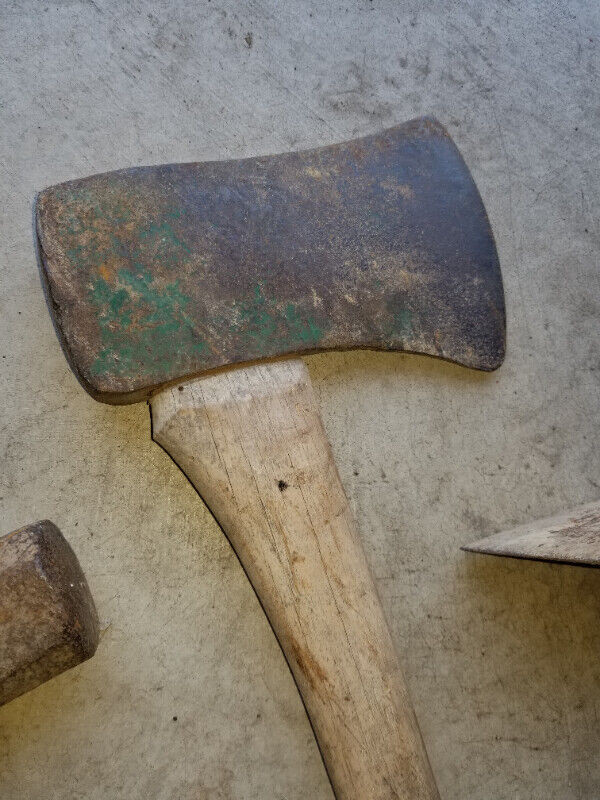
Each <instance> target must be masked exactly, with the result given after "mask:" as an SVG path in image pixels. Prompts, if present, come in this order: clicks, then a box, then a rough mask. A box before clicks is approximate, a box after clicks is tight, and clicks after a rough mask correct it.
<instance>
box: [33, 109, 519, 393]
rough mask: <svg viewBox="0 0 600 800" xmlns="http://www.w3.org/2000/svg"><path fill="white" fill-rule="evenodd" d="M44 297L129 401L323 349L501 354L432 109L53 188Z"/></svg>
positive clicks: (93, 372)
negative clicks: (337, 140)
mask: <svg viewBox="0 0 600 800" xmlns="http://www.w3.org/2000/svg"><path fill="white" fill-rule="evenodd" d="M35 218H36V232H37V242H38V245H39V257H40V265H41V271H42V275H43V279H44V284H45V287H46V294H47V299H48V304H49V307H50V310H51V313H52V316H53V319H54V322H55V326H56V329H57V331H58V334H59V337H60V340H61V342H62V345H63V349H64V351H65V353H66V355H67V358H68V359H69V362H70V364H71V366H72V368H73V370H74V372H75V374H76V375H77V377H78V378H79V380H80V381H81V383H82V384H83V386H84V387H85V388H86V389H87V391H88V392H90V394H92V395H93V396H94V397H95V398H96V399H98V400H103V401H105V402H109V403H130V402H134V401H136V400H140V399H143V398H145V397H147V396H148V395H149V394H150V393H151V392H152V391H153V390H155V389H157V388H158V387H160V386H163V385H165V384H168V383H170V382H173V381H177V380H180V379H182V378H186V377H191V376H193V375H197V374H200V373H203V372H206V371H209V370H213V369H216V368H219V367H225V366H228V365H234V364H241V363H247V362H251V361H254V360H257V359H262V358H273V357H277V356H284V355H288V354H301V353H310V352H316V351H321V350H345V349H350V348H372V349H380V350H403V351H407V352H413V353H424V354H428V355H432V356H438V357H440V358H444V359H447V360H449V361H455V362H458V363H460V364H464V365H465V366H468V367H474V368H476V369H480V370H493V369H495V368H496V367H498V366H499V365H500V364H501V362H502V360H503V357H504V350H505V313H504V295H503V288H502V279H501V275H500V267H499V263H498V256H497V253H496V247H495V244H494V239H493V236H492V232H491V229H490V225H489V222H488V219H487V216H486V213H485V209H484V207H483V203H482V201H481V197H480V196H479V193H478V191H477V188H476V186H475V184H474V182H473V179H472V178H471V175H470V173H469V170H468V169H467V167H466V165H465V163H464V161H463V159H462V158H461V155H460V153H459V152H458V150H457V148H456V147H455V145H454V144H453V142H452V140H451V139H450V137H449V136H448V134H447V132H446V131H445V129H444V128H443V127H442V126H441V125H440V124H439V123H438V122H437V121H435V120H433V119H428V118H424V119H417V120H413V121H411V122H408V123H405V124H404V125H399V126H397V127H394V128H390V129H389V130H387V131H384V132H383V133H381V134H378V135H375V136H367V137H365V138H363V139H357V140H355V141H351V142H345V143H342V144H337V145H333V146H329V147H323V148H319V149H316V150H308V151H304V152H299V153H286V154H283V155H276V156H268V157H259V158H250V159H243V160H238V161H221V162H209V163H194V164H169V165H166V166H155V167H139V168H133V169H125V170H119V171H117V172H109V173H105V174H102V175H94V176H92V177H89V178H84V179H82V180H75V181H69V182H68V183H63V184H61V185H59V186H55V187H52V188H50V189H46V190H45V191H43V192H42V193H41V194H40V195H39V196H38V198H37V202H36V212H35Z"/></svg>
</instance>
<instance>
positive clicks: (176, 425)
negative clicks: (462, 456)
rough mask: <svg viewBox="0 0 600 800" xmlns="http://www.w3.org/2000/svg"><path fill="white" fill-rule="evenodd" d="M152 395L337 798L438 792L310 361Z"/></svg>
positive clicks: (165, 443)
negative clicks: (250, 589)
mask: <svg viewBox="0 0 600 800" xmlns="http://www.w3.org/2000/svg"><path fill="white" fill-rule="evenodd" d="M151 405H152V426H153V438H154V440H155V441H156V442H158V443H159V444H160V445H162V447H164V448H165V450H166V451H167V452H168V453H169V454H170V455H171V457H172V458H173V460H174V461H175V462H176V463H177V464H178V465H179V466H180V467H181V469H182V470H183V471H184V472H185V474H186V475H187V476H188V478H189V479H190V480H191V481H192V483H193V484H194V486H195V487H196V489H197V490H198V492H199V493H200V495H201V496H202V497H203V499H204V500H205V501H206V503H207V504H208V506H209V508H210V509H211V511H212V512H213V514H214V515H215V517H216V518H217V520H218V522H219V524H220V525H221V527H222V528H223V530H224V531H225V533H226V535H227V537H228V539H229V541H230V542H231V544H232V546H233V548H234V549H235V551H236V553H237V555H238V557H239V558H240V561H241V562H242V565H243V566H244V569H245V570H246V573H247V574H248V576H249V578H250V580H251V581H252V585H253V586H254V589H255V591H256V593H257V595H258V597H259V598H260V601H261V603H262V605H263V607H264V609H265V611H266V613H267V615H268V617H269V620H270V622H271V625H272V627H273V629H274V631H275V634H276V636H277V638H278V640H279V643H280V644H281V647H282V649H283V652H284V654H285V657H286V659H287V662H288V664H289V665H290V668H291V670H292V672H293V675H294V678H295V679H296V683H297V685H298V688H299V689H300V692H301V694H302V697H303V699H304V704H305V706H306V709H307V711H308V715H309V717H310V720H311V723H312V726H313V729H314V731H315V734H316V737H317V741H318V744H319V747H320V749H321V753H322V754H323V759H324V761H325V766H326V769H327V772H328V775H329V778H330V780H331V783H332V786H333V789H334V792H335V795H336V798H337V800H392V799H393V798H394V799H396V798H402V800H434V798H438V793H437V790H436V787H435V782H434V779H433V775H432V773H431V769H430V767H429V763H428V760H427V755H426V753H425V748H424V746H423V742H422V739H421V736H420V733H419V729H418V726H417V722H416V719H415V716H414V713H413V710H412V707H411V704H410V701H409V698H408V695H407V691H406V687H405V684H404V679H403V676H402V672H401V669H400V666H399V663H398V659H397V656H396V653H395V651H394V646H393V643H392V639H391V636H390V633H389V631H388V627H387V625H386V622H385V618H384V615H383V611H382V608H381V604H380V601H379V598H378V596H377V592H376V589H375V586H374V584H373V581H372V579H371V576H370V574H369V569H368V566H367V562H366V560H365V556H364V553H363V550H362V547H361V544H360V539H359V536H358V532H357V529H356V525H355V522H354V520H353V518H352V514H351V513H350V509H349V507H348V500H347V498H346V495H345V493H344V489H343V487H342V484H341V482H340V478H339V475H338V471H337V468H336V466H335V463H334V460H333V456H332V453H331V448H330V446H329V442H328V441H327V437H326V435H325V431H324V429H323V424H322V422H321V417H320V414H319V410H318V407H317V403H316V399H315V396H314V393H313V389H312V386H311V383H310V379H309V376H308V372H307V370H306V367H305V365H304V363H303V362H302V361H301V360H293V361H283V362H277V363H269V364H262V365H258V366H251V367H247V368H243V369H235V370H230V371H227V372H223V373H220V374H216V375H212V376H208V377H205V378H199V379H195V380H192V381H189V382H187V383H184V384H182V385H181V386H178V387H177V386H176V387H173V388H169V389H163V390H161V391H160V392H159V393H158V394H156V395H155V396H154V397H153V398H152V400H151Z"/></svg>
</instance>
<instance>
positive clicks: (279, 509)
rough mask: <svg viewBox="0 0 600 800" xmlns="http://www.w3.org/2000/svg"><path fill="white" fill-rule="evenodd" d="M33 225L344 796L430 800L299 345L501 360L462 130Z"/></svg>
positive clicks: (98, 381) (70, 315)
mask: <svg viewBox="0 0 600 800" xmlns="http://www.w3.org/2000/svg"><path fill="white" fill-rule="evenodd" d="M36 235H37V243H38V251H39V260H40V267H41V273H42V278H43V282H44V286H45V290H46V296H47V300H48V305H49V308H50V312H51V314H52V317H53V319H54V323H55V327H56V330H57V333H58V335H59V338H60V340H61V343H62V346H63V349H64V352H65V354H66V356H67V358H68V360H69V362H70V364H71V367H72V369H73V370H74V372H75V374H76V375H77V377H78V378H79V380H80V382H81V383H82V384H83V386H84V388H85V389H86V390H87V391H88V392H89V393H90V394H91V395H92V396H93V397H95V398H96V399H98V400H102V401H104V402H108V403H131V402H135V401H137V400H142V399H146V398H147V399H149V402H150V405H151V415H152V436H153V438H154V440H155V441H156V442H158V444H160V445H161V446H162V447H163V448H164V449H165V450H166V451H167V452H168V453H169V455H170V456H171V457H172V458H173V460H174V461H175V462H176V463H177V464H178V465H179V466H180V467H181V469H182V470H183V471H184V473H185V474H186V475H187V477H188V478H189V479H190V481H191V482H192V483H193V485H194V486H195V487H196V489H197V491H198V493H199V494H200V495H201V497H202V498H203V499H204V501H205V502H206V503H207V504H208V506H209V508H210V509H211V511H212V512H213V514H214V516H215V517H216V519H217V521H218V522H219V524H220V525H221V527H222V528H223V531H224V532H225V534H226V535H227V537H228V539H229V541H230V542H231V545H232V546H233V548H234V550H235V552H236V553H237V555H238V557H239V559H240V561H241V563H242V565H243V567H244V569H245V571H246V573H247V575H248V577H249V578H250V580H251V582H252V585H253V587H254V589H255V591H256V593H257V595H258V597H259V599H260V602H261V604H262V606H263V608H264V609H265V611H266V613H267V616H268V618H269V620H270V623H271V625H272V627H273V630H274V632H275V634H276V636H277V638H278V641H279V643H280V645H281V647H282V650H283V652H284V655H285V657H286V659H287V662H288V664H289V666H290V668H291V671H292V673H293V676H294V678H295V681H296V683H297V685H298V688H299V690H300V692H301V694H302V698H303V700H304V704H305V707H306V710H307V712H308V716H309V718H310V721H311V724H312V726H313V729H314V732H315V735H316V738H317V742H318V744H319V747H320V750H321V753H322V755H323V759H324V762H325V767H326V769H327V772H328V775H329V778H330V780H331V784H332V786H333V790H334V792H335V794H336V797H337V798H338V800H391V799H392V798H406V799H407V800H408V799H410V800H433V798H437V797H438V793H437V789H436V787H435V781H434V778H433V775H432V772H431V768H430V766H429V762H428V759H427V755H426V752H425V748H424V745H423V742H422V739H421V736H420V733H419V729H418V726H417V722H416V719H415V716H414V713H413V711H412V708H411V704H410V701H409V698H408V695H407V690H406V687H405V683H404V679H403V676H402V672H401V669H400V665H399V662H398V658H397V656H396V653H395V650H394V644H393V641H392V638H391V636H390V633H389V630H388V627H387V624H386V621H385V618H384V614H383V611H382V608H381V604H380V601H379V599H378V596H377V591H376V588H375V586H374V583H373V580H372V578H371V577H370V574H369V569H368V566H367V562H366V559H365V556H364V554H363V550H362V547H361V544H360V539H359V535H358V532H357V529H356V525H355V522H354V520H353V519H352V515H351V513H350V509H349V506H348V501H347V499H346V495H345V493H344V489H343V487H342V484H341V482H340V478H339V475H338V472H337V468H336V466H335V463H334V460H333V457H332V453H331V448H330V445H329V443H328V441H327V438H326V435H325V432H324V429H323V425H322V422H321V418H320V414H319V410H318V405H317V402H316V399H315V395H314V392H313V389H312V387H311V384H310V380H309V376H308V372H307V370H306V367H305V365H304V363H303V362H302V360H301V359H299V358H298V356H299V355H301V354H305V353H313V352H317V351H322V350H342V349H349V348H371V349H380V350H402V351H407V352H414V353H424V354H428V355H432V356H438V357H440V358H444V359H447V360H450V361H455V362H458V363H460V364H463V365H465V366H469V367H473V368H475V369H480V370H493V369H496V367H498V366H499V365H500V364H501V362H502V360H503V357H504V348H505V314H504V294H503V288H502V279H501V275H500V268H499V263H498V257H497V253H496V247H495V245H494V240H493V236H492V232H491V229H490V225H489V222H488V219H487V216H486V213H485V209H484V207H483V203H482V201H481V198H480V196H479V193H478V191H477V188H476V187H475V184H474V182H473V179H472V178H471V175H470V173H469V171H468V169H467V167H466V165H465V163H464V161H463V160H462V158H461V156H460V154H459V152H458V150H457V148H456V147H455V145H454V144H453V142H452V140H451V139H450V137H449V136H448V134H447V132H446V131H445V129H444V128H443V127H442V126H441V125H440V124H439V123H438V122H437V121H435V120H433V119H428V118H424V119H417V120H413V121H411V122H408V123H405V124H404V125H399V126H396V127H394V128H390V129H389V130H386V131H384V132H383V133H381V134H379V135H374V136H368V137H366V138H362V139H357V140H355V141H351V142H345V143H342V144H337V145H333V146H329V147H323V148H319V149H316V150H309V151H304V152H296V153H286V154H283V155H276V156H268V157H259V158H250V159H244V160H237V161H222V162H209V163H193V164H169V165H163V166H155V167H139V168H133V169H125V170H120V171H117V172H111V173H107V174H103V175H95V176H92V177H89V178H84V179H82V180H75V181H70V182H68V183H63V184H61V185H59V186H55V187H53V188H50V189H46V190H45V191H43V192H42V193H41V194H40V195H39V196H38V198H37V202H36ZM283 356H287V359H283V358H282V357H283ZM293 356H296V358H292V357H293ZM275 359H278V360H275ZM256 362H260V363H256Z"/></svg>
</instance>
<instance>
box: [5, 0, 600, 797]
mask: <svg viewBox="0 0 600 800" xmlns="http://www.w3.org/2000/svg"><path fill="white" fill-rule="evenodd" d="M1 5H2V8H1V9H0V109H1V119H0V122H1V124H0V198H1V202H0V264H1V270H0V281H1V292H0V304H1V315H0V345H1V347H0V350H1V356H2V358H1V364H2V367H1V381H2V384H1V385H2V399H3V406H2V412H1V418H0V447H1V451H0V452H1V453H2V455H1V459H2V461H1V465H0V466H1V471H0V496H1V498H2V499H1V506H0V507H1V509H2V530H3V531H9V530H11V529H13V528H16V527H18V526H19V525H22V524H23V523H25V522H29V521H31V520H34V519H38V518H42V517H50V518H51V519H52V520H54V521H55V522H56V523H57V524H58V525H59V526H60V527H61V528H62V530H63V531H64V533H65V535H66V536H67V538H68V539H69V540H70V542H71V544H72V545H73V547H74V548H75V550H76V552H77V554H78V556H79V559H80V561H81V564H82V566H83V567H84V569H85V570H86V573H87V576H88V579H89V583H90V586H91V588H92V591H93V593H94V596H95V598H96V602H97V605H98V609H99V613H100V617H101V621H102V628H103V637H102V640H101V643H100V647H99V649H98V653H97V655H96V656H95V657H94V659H92V660H91V661H90V662H88V663H87V664H85V665H82V666H81V667H80V668H78V669H77V670H75V671H72V672H71V673H68V674H65V675H63V676H61V677H60V678H57V679H56V680H54V681H53V682H51V683H48V684H46V685H44V686H43V687H41V688H39V689H37V690H36V691H34V692H33V693H31V694H29V695H26V696H24V697H22V698H20V699H19V700H16V701H15V702H13V703H12V704H10V705H8V706H6V707H5V708H3V709H2V710H1V711H0V797H1V798H2V800H67V799H68V800H75V799H76V798H85V800H105V799H106V798H111V799H112V798H115V800H118V799H120V798H127V800H271V799H273V800H303V799H304V798H307V797H310V798H312V800H331V797H332V795H331V790H330V788H329V785H328V783H327V780H326V777H325V773H324V770H323V767H322V765H321V761H320V759H319V755H318V752H317V748H316V746H315V743H314V741H313V738H312V735H311V731H310V728H309V725H308V723H307V720H306V718H305V716H304V712H303V709H302V706H301V704H300V700H299V698H298V696H297V694H296V691H295V688H294V685H293V683H292V680H291V678H290V675H289V674H288V671H287V668H286V665H285V663H284V661H283V658H282V656H281V654H280V652H279V649H278V647H277V645H276V643H275V641H274V639H273V637H272V634H271V631H270V629H269V627H268V625H267V623H266V622H265V620H264V618H263V616H262V613H261V610H260V608H259V607H258V604H257V602H256V600H255V598H254V596H253V594H252V592H251V590H250V588H249V586H248V584H247V583H246V580H245V578H244V576H243V574H242V572H241V569H240V567H239V566H238V564H237V562H236V560H235V558H234V557H233V556H232V554H231V552H230V550H229V547H228V545H227V544H226V542H225V541H224V538H223V536H222V534H221V533H220V532H219V530H218V529H217V527H216V525H215V524H214V522H213V520H212V519H211V517H210V515H209V514H208V512H207V511H206V510H205V508H204V507H203V505H202V503H201V502H200V500H199V499H198V498H197V496H195V494H194V492H193V490H192V489H191V488H190V486H189V485H188V484H187V483H186V481H185V479H184V478H183V476H182V475H181V474H179V473H178V472H177V470H176V468H175V467H174V466H173V465H172V464H171V463H170V461H169V460H168V458H167V456H166V455H165V454H164V453H163V452H162V451H161V450H160V449H159V448H158V447H157V446H156V445H154V444H152V442H151V441H150V437H149V416H148V411H147V409H146V407H145V406H144V405H143V404H142V405H138V406H132V407H128V408H111V407H107V406H102V405H100V404H97V403H95V402H93V401H92V400H91V399H90V398H89V397H88V396H87V395H86V394H85V393H84V392H83V390H81V389H80V387H79V386H78V384H77V382H76V381H75V379H74V378H73V377H72V375H71V374H70V372H69V370H68V368H67V365H66V363H65V361H64V359H63V356H62V354H61V352H60V349H59V346H58V344H57V341H56V339H55V337H54V333H53V331H52V327H51V324H50V320H49V317H48V314H47V312H46V309H45V306H44V300H43V297H42V292H41V290H40V286H39V282H38V276H37V271H36V264H35V260H34V255H33V248H32V241H31V228H30V225H31V203H32V198H33V196H34V193H35V192H36V191H37V190H39V189H41V188H43V187H44V186H46V185H49V184H53V183H56V182H58V181H62V180H65V179H68V178H71V177H76V176H80V175H84V174H87V173H90V172H96V171H101V170H107V169H112V168H116V167H120V166H126V165H132V164H138V163H141V164H148V163H158V162H163V161H180V160H181V161H185V160H197V159H214V158H224V157H233V156H245V155H252V154H258V153H270V152H276V151H282V150H286V149H290V148H301V147H307V146H312V145H318V144H324V143H328V142H333V141H336V140H341V139H344V138H348V137H352V136H355V135H360V134H366V133H370V132H374V131H376V130H378V129H380V128H383V127H385V126H387V125H389V124H393V123H395V122H399V121H403V120H405V119H408V118H410V117H413V116H416V115H418V114H421V113H426V112H427V113H433V114H435V115H436V116H438V117H439V118H440V119H441V120H442V121H443V122H444V123H445V124H446V125H447V126H448V128H449V130H450V131H451V133H452V135H453V136H454V137H455V139H456V142H457V143H458V145H459V146H460V148H461V149H462V151H463V153H464V155H465V158H466V160H467V162H468V163H469V165H470V166H471V168H472V171H473V173H474V175H475V178H476V181H477V183H478V185H479V187H480V189H481V192H482V194H483V197H484V200H485V202H486V205H487V208H488V211H489V214H490V218H491V221H492V224H493V227H494V231H495V234H496V237H497V242H498V247H499V252H500V257H501V261H502V266H503V271H504V277H505V283H506V295H507V303H508V321H509V351H508V357H507V360H506V363H505V365H504V366H503V367H502V369H501V370H500V371H499V372H498V373H496V374H494V375H492V376H484V375H479V374H473V373H469V372H468V371H466V370H463V369H461V368H459V367H456V366H451V365H447V364H442V363H437V362H434V361H430V360H426V359H424V358H420V357H411V356H401V355H382V354H379V355H377V354H370V353H351V354H344V355H335V354H332V355H326V356H319V357H312V358H310V359H308V364H309V368H310V371H311V374H312V376H313V378H314V381H315V384H316V387H317V390H318V392H319V395H320V399H321V403H322V410H323V415H324V420H325V424H326V427H327V430H328V432H329V435H330V437H331V440H332V444H333V447H334V450H335V453H336V456H337V458H338V460H339V465H340V471H341V474H342V478H343V480H344V482H345V485H346V488H347V490H348V493H349V495H350V497H351V500H352V503H353V505H354V508H355V510H356V514H357V516H358V518H359V521H360V525H361V528H362V532H363V535H364V541H365V546H366V549H367V551H368V556H369V559H370V562H371V564H372V567H373V571H374V573H375V575H376V577H377V581H378V585H379V589H380V591H381V595H382V599H383V602H384V604H385V608H386V612H387V613H388V615H389V619H390V621H391V624H392V627H393V632H394V636H395V638H396V641H397V643H398V647H399V649H400V650H401V651H402V653H403V659H404V664H405V669H406V674H407V678H408V681H409V685H410V688H411V692H412V695H413V698H414V702H415V706H416V709H417V713H418V716H419V719H420V722H421V726H422V730H423V734H424V737H425V740H426V742H427V745H428V749H429V753H430V755H431V761H432V764H433V768H434V771H435V773H436V776H437V780H438V782H439V786H440V790H441V794H442V797H443V798H444V800H459V798H460V799H461V800H463V798H470V799H471V800H491V799H492V798H493V799H494V800H509V798H510V800H517V798H520V799H521V800H581V799H585V800H589V798H597V797H600V759H599V758H598V749H599V746H600V683H599V680H600V660H599V658H598V655H599V645H600V625H599V615H600V572H599V571H593V570H589V569H581V568H571V567H564V566H550V565H542V564H535V563H525V562H522V563H520V562H510V561H504V560H501V559H497V560H495V559H491V558H486V557H483V556H479V557H478V556H473V555H467V554H465V553H462V552H461V551H460V550H459V546H460V545H461V544H463V543H465V542H468V541H469V540H471V539H474V538H476V537H479V536H482V535H485V534H489V533H492V532H494V531H497V530H500V529H502V528H505V527H509V526H514V525H516V524H517V523H520V522H524V521H526V520H529V519H532V518H535V517H541V516H544V515H549V514H552V513H556V512H559V511H561V510H562V509H565V508H569V507H572V506H576V505H577V504H580V503H584V502H587V501H591V500H593V499H595V498H597V497H599V496H600V470H599V467H600V463H599V456H598V453H599V450H600V448H599V446H598V445H599V443H600V440H599V428H598V424H597V414H598V399H599V378H600V358H599V356H600V351H599V345H598V318H599V314H600V285H599V270H598V245H599V233H600V228H599V221H598V195H599V186H600V160H599V143H600V134H599V131H600V118H599V111H598V109H599V100H600V89H599V81H598V77H599V71H600V70H599V47H598V38H599V37H600V8H599V6H598V4H597V3H596V2H594V0H579V1H578V0H570V1H569V2H563V3H558V2H548V0H539V2H534V0H513V2H509V1H508V0H506V1H502V2H501V1H500V0H494V2H489V3H481V2H478V0H460V1H458V2H442V0H434V1H433V2H427V3H426V2H423V1H422V0H408V2H403V3H400V2H396V3H394V2H386V1H385V0H373V2H352V0H347V2H345V3H339V2H332V3H318V2H316V0H313V1H312V2H311V0H300V1H299V2H295V3H292V2H288V3H284V2H279V3H278V2H276V0H264V1H263V2H251V1H248V2H242V3H237V2H235V0H212V1H211V0H208V2H197V3H193V2H186V1H185V0H172V1H171V2H162V3H161V2H141V0H134V1H133V2H127V3H117V2H111V0H88V1H87V2H76V1H75V0H73V1H72V2H67V1H64V0H63V1H61V2H47V3H44V2H39V1H38V0H20V1H19V2H14V1H13V2H11V1H10V0H4V2H3V3H2V4H1ZM175 718H176V719H175Z"/></svg>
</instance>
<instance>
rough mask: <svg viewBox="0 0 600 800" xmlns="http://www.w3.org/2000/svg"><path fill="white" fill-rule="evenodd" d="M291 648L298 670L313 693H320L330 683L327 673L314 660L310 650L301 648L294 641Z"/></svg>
mask: <svg viewBox="0 0 600 800" xmlns="http://www.w3.org/2000/svg"><path fill="white" fill-rule="evenodd" d="M291 646H292V652H293V654H294V660H295V662H296V664H297V665H298V668H299V669H300V671H301V672H302V674H303V675H304V676H305V678H306V680H307V681H308V682H309V684H310V686H311V688H312V689H313V691H318V690H319V689H320V688H322V686H323V685H324V684H326V683H327V682H328V680H329V679H328V677H327V673H326V672H325V670H324V669H323V668H322V667H321V665H320V664H319V662H318V661H317V660H316V659H315V658H314V656H313V655H312V653H311V652H310V650H308V649H306V648H303V647H301V646H300V645H299V644H298V642H296V641H295V640H292V643H291Z"/></svg>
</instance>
